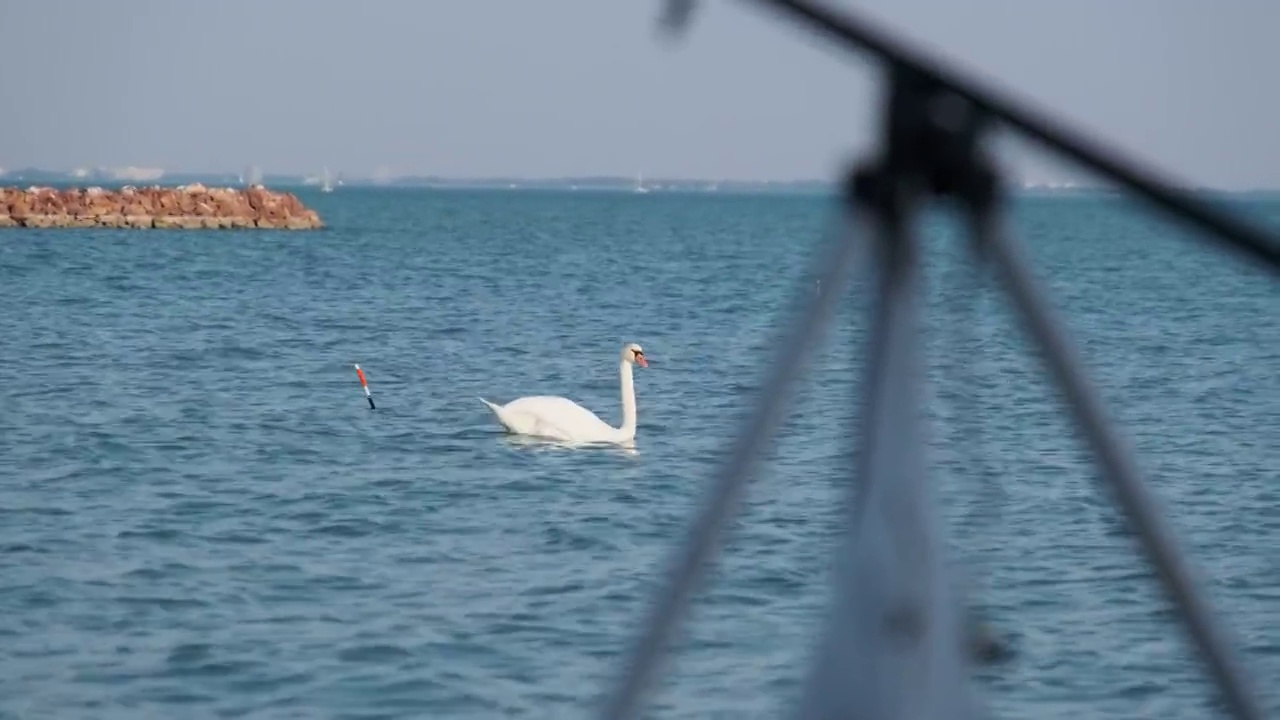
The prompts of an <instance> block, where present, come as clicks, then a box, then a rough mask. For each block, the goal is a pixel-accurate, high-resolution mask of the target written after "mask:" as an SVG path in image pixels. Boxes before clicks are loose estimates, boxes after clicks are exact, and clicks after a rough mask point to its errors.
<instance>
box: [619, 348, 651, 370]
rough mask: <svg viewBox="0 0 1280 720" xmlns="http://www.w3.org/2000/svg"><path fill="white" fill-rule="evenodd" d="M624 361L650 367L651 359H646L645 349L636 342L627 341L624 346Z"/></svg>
mask: <svg viewBox="0 0 1280 720" xmlns="http://www.w3.org/2000/svg"><path fill="white" fill-rule="evenodd" d="M622 361H623V362H629V363H631V364H632V365H639V366H640V367H649V361H648V360H645V359H644V350H643V349H642V348H641V347H640V346H639V345H637V344H635V343H627V344H626V345H624V346H623V347H622Z"/></svg>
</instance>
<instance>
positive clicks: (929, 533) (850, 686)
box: [799, 211, 973, 720]
mask: <svg viewBox="0 0 1280 720" xmlns="http://www.w3.org/2000/svg"><path fill="white" fill-rule="evenodd" d="M900 217H901V216H900V214H899V213H896V212H891V211H890V212H882V213H881V214H879V217H878V218H877V219H878V220H879V225H880V227H879V228H878V229H879V230H880V234H881V237H880V238H877V239H878V240H879V242H878V243H877V244H876V250H877V251H878V256H879V258H878V261H877V262H876V263H875V267H876V269H877V270H878V278H877V281H878V284H879V286H878V288H877V293H876V298H875V302H876V303H877V305H876V307H875V308H874V309H873V311H872V313H873V314H872V327H871V337H870V339H869V348H868V358H867V361H868V368H867V374H866V382H865V384H864V387H865V388H866V389H867V391H868V393H869V394H868V396H867V400H866V405H865V406H864V408H863V421H862V433H863V437H862V452H861V454H860V458H859V460H860V465H861V467H860V468H859V472H858V474H859V475H860V476H861V477H860V478H859V481H860V482H858V483H854V484H852V485H851V490H850V494H851V496H852V497H853V501H852V502H851V503H850V512H851V514H852V516H851V518H850V519H851V522H850V524H849V526H850V528H851V529H850V532H849V534H848V537H847V538H846V540H845V545H844V547H843V548H842V549H841V551H840V553H839V555H838V556H837V557H838V558H839V565H838V567H837V568H836V590H835V593H834V602H833V606H832V608H831V610H830V615H829V617H828V622H827V624H826V627H825V631H824V632H823V637H822V640H821V645H820V647H819V651H818V654H817V656H816V657H815V658H814V668H813V671H812V672H811V674H810V676H809V678H808V684H807V687H806V689H805V690H806V692H805V697H804V699H803V701H802V703H801V706H800V713H799V717H800V718H802V719H803V720H820V719H821V720H832V719H835V718H858V720H891V719H892V720H920V719H923V718H933V719H938V720H940V719H941V718H948V719H953V718H954V719H957V720H964V719H965V718H969V717H972V716H973V713H972V711H971V709H970V703H969V698H968V694H967V693H968V690H967V676H966V665H967V660H968V653H967V647H965V646H964V643H963V634H964V633H963V630H962V629H961V624H962V622H963V620H962V618H961V617H960V613H959V612H958V610H959V603H957V602H956V600H955V598H954V597H953V589H952V588H951V587H950V586H949V583H948V582H947V581H946V579H945V577H944V576H945V571H944V562H943V557H942V555H943V548H942V538H941V520H940V518H938V517H936V516H935V513H934V507H933V503H932V499H931V498H930V497H929V495H930V492H929V487H928V485H927V483H926V482H925V461H924V453H923V451H924V447H925V442H924V437H923V422H922V416H923V408H922V405H921V400H922V398H921V397H920V395H919V387H920V385H921V383H922V382H923V377H924V372H923V367H922V362H921V360H922V352H921V350H922V348H921V343H920V325H919V319H920V306H921V302H922V282H921V277H920V269H919V264H918V258H917V253H918V249H917V247H916V246H915V244H914V240H913V238H912V237H911V236H910V234H909V231H908V229H907V228H906V227H905V226H904V224H903V222H902V221H901V219H900Z"/></svg>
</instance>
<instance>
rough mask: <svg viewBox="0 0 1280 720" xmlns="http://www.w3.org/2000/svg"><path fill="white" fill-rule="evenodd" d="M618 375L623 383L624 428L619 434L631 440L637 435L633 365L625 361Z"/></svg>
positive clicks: (620, 429) (619, 430) (619, 429)
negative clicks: (632, 378) (632, 375)
mask: <svg viewBox="0 0 1280 720" xmlns="http://www.w3.org/2000/svg"><path fill="white" fill-rule="evenodd" d="M618 375H619V378H620V379H621V381H622V427H620V428H618V432H619V433H620V434H621V435H623V436H624V439H629V438H633V437H635V434H636V388H635V384H634V383H633V382H632V380H631V363H629V362H627V361H626V360H623V361H622V363H621V366H620V367H619V368H618Z"/></svg>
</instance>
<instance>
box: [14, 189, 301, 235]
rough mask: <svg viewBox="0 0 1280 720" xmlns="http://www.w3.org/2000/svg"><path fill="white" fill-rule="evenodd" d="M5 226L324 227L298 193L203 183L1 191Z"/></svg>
mask: <svg viewBox="0 0 1280 720" xmlns="http://www.w3.org/2000/svg"><path fill="white" fill-rule="evenodd" d="M4 227H25V228H173V229H184V230H196V229H215V228H265V229H274V230H315V229H318V228H322V227H324V223H322V222H321V221H320V216H319V215H317V214H316V211H315V210H310V209H308V208H307V207H305V206H303V204H302V202H301V201H299V200H298V198H297V197H295V196H294V194H293V193H287V192H273V191H271V190H267V189H266V188H264V187H262V186H261V185H254V186H251V187H248V188H243V189H242V188H206V187H205V186H203V185H200V184H198V183H197V184H194V185H182V186H179V187H170V188H162V187H159V186H152V187H143V188H138V187H132V186H126V187H122V188H119V189H115V190H107V189H103V188H100V187H90V188H51V187H29V188H27V189H25V190H22V189H19V188H15V187H7V188H6V187H0V228H4Z"/></svg>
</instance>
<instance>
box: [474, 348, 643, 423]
mask: <svg viewBox="0 0 1280 720" xmlns="http://www.w3.org/2000/svg"><path fill="white" fill-rule="evenodd" d="M620 360H621V362H619V364H618V376H619V381H620V384H621V385H622V426H621V427H617V428H615V427H613V426H612V425H610V424H608V423H606V422H605V421H603V420H601V419H600V418H598V417H596V415H595V413H593V412H591V411H590V410H588V409H586V408H584V407H582V406H581V405H579V404H577V403H575V402H574V401H572V400H570V399H568V398H563V397H557V396H554V395H531V396H528V397H522V398H517V399H515V400H512V401H511V402H509V403H507V404H506V405H498V404H495V403H491V402H489V401H488V400H485V399H484V398H480V402H482V403H484V404H485V405H487V406H488V407H489V409H490V410H492V411H493V414H494V415H496V416H497V418H498V422H500V423H502V426H503V427H504V428H506V430H507V432H509V433H514V434H516V435H531V436H534V437H541V438H547V439H551V440H561V441H567V442H583V443H618V444H626V443H629V442H631V441H632V440H634V439H635V436H636V390H635V386H634V385H633V384H632V381H631V366H632V365H639V366H640V367H642V368H643V367H649V362H648V361H647V360H646V359H645V357H644V350H643V349H641V347H640V346H639V345H637V344H635V343H627V344H626V345H624V346H623V347H622V354H621V358H620Z"/></svg>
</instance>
